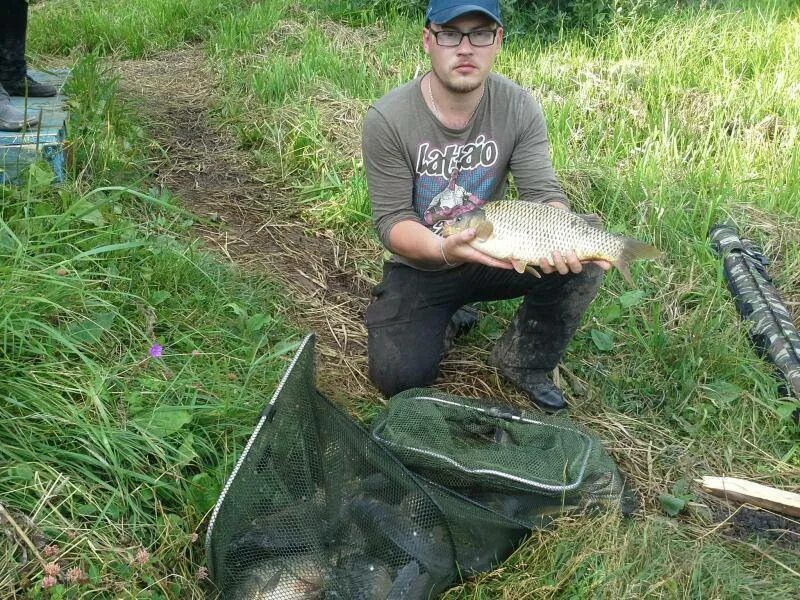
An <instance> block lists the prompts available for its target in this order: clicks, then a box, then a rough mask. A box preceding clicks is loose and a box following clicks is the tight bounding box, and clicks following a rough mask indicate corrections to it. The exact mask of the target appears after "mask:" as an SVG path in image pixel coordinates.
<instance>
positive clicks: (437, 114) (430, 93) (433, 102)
mask: <svg viewBox="0 0 800 600" xmlns="http://www.w3.org/2000/svg"><path fill="white" fill-rule="evenodd" d="M431 79H433V75H428V96H429V97H430V99H431V105H432V106H433V115H434V116H435V117H436V118H437V119H439V122H441V123H444V119H442V113H441V112H439V107H438V106H436V99H435V98H434V97H433V88H432V87H431ZM484 92H486V83H484V84H483V87H482V88H481V97H480V98H478V102H477V103H476V104H475V108H473V109H472V114H471V115H470V116H469V119H467V120H466V121H464V124H463V125H462V126H461V127H466V126H467V124H468V123H469V122H470V121H472V117H474V116H475V113H476V112H478V107H479V106H480V105H481V100H483V94H484Z"/></svg>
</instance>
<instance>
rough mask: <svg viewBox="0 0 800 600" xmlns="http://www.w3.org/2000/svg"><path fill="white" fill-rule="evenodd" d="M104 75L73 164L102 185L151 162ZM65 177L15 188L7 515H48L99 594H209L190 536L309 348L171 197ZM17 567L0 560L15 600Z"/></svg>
mask: <svg viewBox="0 0 800 600" xmlns="http://www.w3.org/2000/svg"><path fill="white" fill-rule="evenodd" d="M93 66H96V61H93V60H89V61H87V62H86V63H82V64H80V65H78V68H76V69H75V70H74V78H75V79H74V81H73V84H72V89H73V93H74V95H75V97H77V98H78V102H77V104H76V105H75V108H74V112H73V113H72V119H73V120H74V121H75V124H76V126H77V129H79V130H81V131H82V133H83V137H80V138H79V139H76V140H74V141H75V148H76V152H77V153H78V155H79V156H81V155H82V156H84V157H86V158H88V157H90V156H91V157H94V158H93V159H92V160H86V161H84V162H82V163H81V164H82V166H83V167H84V169H92V170H93V175H92V176H91V177H89V179H91V180H95V181H97V180H104V179H111V178H112V177H113V176H117V177H119V176H126V175H127V176H129V177H130V176H131V174H132V173H135V172H136V169H137V154H138V151H141V150H142V148H141V147H135V146H131V147H130V152H129V153H127V154H125V153H124V152H123V151H122V150H121V148H122V147H123V145H121V144H120V143H119V142H120V139H121V138H120V137H118V136H119V135H120V134H121V133H123V132H126V131H127V132H134V131H137V127H136V126H135V124H134V122H133V121H132V120H131V117H132V115H130V114H128V113H126V112H125V110H123V109H121V108H120V107H119V106H118V105H116V104H115V103H113V102H111V101H110V99H111V98H113V97H114V95H115V94H114V89H113V83H112V82H111V81H109V80H105V79H102V78H101V77H100V75H101V74H100V73H98V72H97V71H96V70H95V69H93ZM91 91H93V92H94V99H95V100H96V103H93V104H92V105H91V106H89V105H88V104H85V103H81V100H88V98H89V96H90V92H91ZM101 98H105V99H107V100H109V101H108V102H106V103H103V102H101V101H100V100H99V99H101ZM112 119H113V126H112V127H111V128H109V127H108V124H109V123H111V122H112ZM125 139H126V140H127V141H128V142H136V141H137V139H136V137H135V136H134V137H130V136H129V137H127V138H125ZM99 157H105V159H103V160H101V159H100V158H99ZM111 157H114V162H113V164H112V163H111V162H109V159H110V158H111ZM109 169H110V171H109ZM112 172H113V176H112ZM51 176H52V173H51V172H47V170H46V169H44V168H43V167H40V166H35V167H34V168H33V169H31V171H30V172H29V178H28V181H27V182H26V184H25V185H23V186H21V187H20V188H19V189H11V188H2V194H3V195H2V200H1V201H0V206H2V208H1V209H0V282H2V283H0V310H2V313H1V314H2V318H0V323H1V325H0V331H1V332H2V335H0V381H2V382H3V384H2V386H0V390H2V391H0V423H2V427H0V503H2V505H3V506H5V507H8V508H9V509H13V510H15V511H21V512H22V513H24V514H26V515H37V517H36V522H37V524H38V525H39V526H40V527H41V528H42V530H43V533H44V534H45V535H46V536H48V537H49V538H50V539H52V540H54V541H55V542H54V543H56V544H58V545H59V546H60V547H61V554H60V556H59V557H58V560H59V562H60V564H61V565H62V566H63V569H64V571H65V572H66V570H67V569H68V568H72V567H80V568H82V569H83V570H84V571H85V572H87V573H88V574H89V576H90V578H91V583H90V585H91V587H92V588H93V589H94V590H95V591H96V592H97V593H102V594H104V595H106V596H107V597H131V598H133V597H137V598H141V597H148V598H167V597H169V598H178V597H191V596H197V595H198V594H199V592H198V591H197V589H196V585H197V584H196V582H195V577H194V576H195V571H196V569H197V568H198V566H199V565H201V564H203V562H204V556H203V548H202V543H201V542H199V543H194V542H193V541H192V539H191V536H192V534H193V533H194V532H195V531H196V530H197V529H198V527H199V525H200V523H201V522H202V521H203V519H204V518H205V517H206V515H207V514H208V511H209V509H210V508H211V506H212V505H213V503H214V502H215V500H216V497H217V496H218V494H219V491H220V490H221V488H222V484H223V483H224V480H225V478H226V477H227V474H228V473H229V472H230V470H231V468H232V464H233V461H234V460H235V458H236V457H237V455H238V454H239V452H240V451H241V448H242V445H243V443H244V441H245V440H246V437H247V435H248V434H249V432H250V431H251V429H252V426H253V424H254V423H255V421H256V419H257V417H258V415H259V414H260V412H261V410H262V409H263V406H264V403H265V401H266V399H267V398H269V397H270V396H271V394H272V390H273V389H274V386H275V384H276V381H277V378H278V376H279V374H280V373H281V371H282V369H283V368H284V366H285V365H284V358H285V357H286V355H287V353H289V354H290V353H291V350H292V348H293V345H294V342H293V340H295V339H297V338H296V335H295V334H294V330H293V329H292V327H291V325H290V324H289V323H287V322H286V320H285V318H284V317H283V316H282V315H283V305H284V301H283V299H282V298H281V296H280V294H279V291H278V290H277V289H276V288H274V287H273V286H272V285H271V284H269V283H268V282H267V281H265V280H263V279H261V278H259V277H256V276H254V275H247V274H244V273H237V272H234V271H233V270H232V269H231V268H230V267H229V266H225V265H222V264H221V263H220V262H218V261H216V260H214V259H212V258H210V257H209V256H208V255H207V254H205V253H203V252H202V251H200V250H198V249H197V247H196V244H195V243H194V242H191V241H188V240H187V239H185V233H186V231H187V228H188V227H189V226H190V225H191V223H192V221H193V219H192V217H191V215H189V214H188V213H186V212H185V211H183V210H182V209H181V208H180V207H179V206H177V205H176V204H175V202H174V199H172V198H171V197H169V195H168V194H162V195H159V196H157V197H156V196H152V195H149V194H147V193H144V192H140V191H137V190H135V189H130V188H120V187H106V188H96V189H92V190H90V191H83V190H82V189H81V185H80V184H87V183H90V181H86V179H79V180H76V181H74V182H70V183H67V184H66V185H64V186H62V187H59V188H51V187H50V186H49V179H50V177H51ZM156 343H157V344H159V345H161V346H162V347H163V355H162V356H160V357H152V356H150V353H149V349H150V348H151V346H152V345H153V344H156ZM141 548H146V549H147V550H148V551H149V553H150V558H149V561H148V562H147V564H145V565H137V564H136V563H135V561H134V558H135V556H136V553H137V552H138V551H139V550H140V549H141ZM15 559H17V560H18V559H19V555H18V554H17V555H15V554H13V553H7V554H5V555H3V554H0V572H2V573H3V575H2V576H0V590H2V593H0V595H2V596H3V597H10V594H11V593H12V592H11V590H12V589H13V584H12V579H13V574H14V569H13V564H14V561H15ZM176 561H178V564H176ZM31 575H34V578H33V580H32V581H30V582H29V583H28V584H27V585H28V586H29V587H30V589H31V595H32V596H33V597H38V595H39V592H41V590H40V589H39V587H38V586H39V580H40V578H41V575H39V576H36V575H35V574H34V573H31ZM17 585H22V586H25V580H24V579H23V580H21V581H19V582H17ZM193 589H194V590H195V591H194V592H193V591H192V590H193ZM148 590H149V591H148ZM61 591H63V590H61ZM145 591H148V592H147V594H145ZM53 593H54V594H55V593H59V592H58V590H55V591H54V592H53ZM74 593H77V590H75V589H73V590H72V592H70V594H71V595H69V596H68V597H76V596H74V595H72V594H74Z"/></svg>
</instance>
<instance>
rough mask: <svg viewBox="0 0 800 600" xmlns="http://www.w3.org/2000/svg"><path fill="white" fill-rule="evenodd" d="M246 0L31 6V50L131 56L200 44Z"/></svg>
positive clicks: (76, 0)
mask: <svg viewBox="0 0 800 600" xmlns="http://www.w3.org/2000/svg"><path fill="white" fill-rule="evenodd" d="M249 4H250V2H248V1H247V0H137V1H136V2H120V1H119V0H115V1H113V2H108V1H104V0H71V1H69V2H39V3H36V4H33V6H32V8H31V13H32V14H31V17H32V18H31V32H30V43H29V44H28V46H29V50H30V51H31V52H33V53H37V54H51V55H69V54H71V53H86V52H92V51H97V52H99V53H101V54H104V55H108V54H114V55H116V56H119V57H124V58H131V57H141V56H147V55H152V54H153V53H154V52H157V51H160V50H166V49H170V48H176V47H179V46H182V45H185V44H189V43H195V42H200V41H202V40H204V39H206V38H207V37H208V34H209V32H211V31H213V30H214V28H215V24H216V23H217V22H218V21H219V20H220V19H222V18H224V17H227V16H228V15H230V14H232V13H233V14H235V13H236V12H237V11H238V10H239V9H240V8H241V7H243V6H247V5H249Z"/></svg>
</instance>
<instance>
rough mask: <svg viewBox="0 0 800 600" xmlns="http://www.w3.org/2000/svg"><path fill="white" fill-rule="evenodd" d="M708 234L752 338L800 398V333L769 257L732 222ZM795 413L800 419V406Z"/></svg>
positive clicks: (790, 391)
mask: <svg viewBox="0 0 800 600" xmlns="http://www.w3.org/2000/svg"><path fill="white" fill-rule="evenodd" d="M708 236H709V238H710V239H711V246H712V248H714V250H715V251H716V252H717V253H718V254H719V255H720V256H721V257H722V260H723V275H724V277H725V281H726V283H727V285H728V289H729V290H730V292H731V295H732V296H733V299H734V301H735V302H736V308H737V310H738V311H739V314H741V315H742V318H743V319H745V320H746V321H748V322H749V323H750V325H751V326H750V330H749V332H748V333H749V336H750V340H751V341H752V343H753V345H754V346H755V347H756V349H757V351H758V352H759V354H760V355H761V356H762V357H765V358H767V359H768V360H770V361H771V362H772V363H773V364H774V365H775V367H776V370H777V371H778V372H779V373H780V374H781V376H782V379H783V380H784V381H785V385H784V386H782V387H783V390H782V392H783V393H786V394H787V395H788V394H791V395H792V396H794V397H795V398H800V334H798V331H797V328H796V327H795V326H794V322H793V319H792V315H791V313H790V312H789V310H788V309H787V308H786V305H785V304H784V303H783V300H782V299H781V296H780V294H779V293H778V290H777V289H776V288H775V286H774V285H773V284H772V278H771V277H770V276H769V274H768V273H767V265H768V264H769V261H768V260H767V258H766V257H765V256H764V254H763V253H762V252H761V249H760V248H759V247H758V246H756V245H755V244H753V242H752V241H750V240H748V239H742V238H740V237H739V235H738V233H737V231H736V228H735V226H733V225H732V224H730V223H723V224H717V225H714V226H713V227H712V228H711V230H710V231H709V233H708ZM792 417H793V419H794V420H795V421H796V422H798V423H800V407H798V409H797V410H795V411H794V413H793V414H792Z"/></svg>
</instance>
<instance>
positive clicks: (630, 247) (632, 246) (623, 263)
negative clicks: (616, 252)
mask: <svg viewBox="0 0 800 600" xmlns="http://www.w3.org/2000/svg"><path fill="white" fill-rule="evenodd" d="M661 256H663V254H662V253H661V251H660V250H659V249H658V248H656V247H655V246H651V245H650V244H644V243H642V242H640V241H639V240H634V239H633V238H625V245H624V246H623V248H622V254H621V255H620V257H619V258H618V259H617V260H615V261H613V265H614V266H615V267H617V269H619V272H620V273H622V277H623V278H624V279H625V281H626V282H627V283H628V285H631V286H633V285H634V283H633V278H632V277H631V270H630V264H631V263H632V262H633V261H635V260H653V259H656V258H661Z"/></svg>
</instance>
